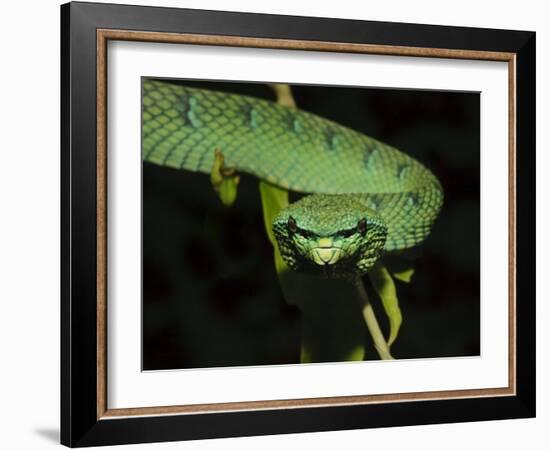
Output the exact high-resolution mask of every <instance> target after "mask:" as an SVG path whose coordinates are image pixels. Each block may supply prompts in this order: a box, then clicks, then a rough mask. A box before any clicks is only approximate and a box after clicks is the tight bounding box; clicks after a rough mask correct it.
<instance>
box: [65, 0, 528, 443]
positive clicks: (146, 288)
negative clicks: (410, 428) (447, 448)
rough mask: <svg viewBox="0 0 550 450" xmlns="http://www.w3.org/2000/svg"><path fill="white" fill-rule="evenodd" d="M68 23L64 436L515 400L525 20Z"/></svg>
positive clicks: (523, 385) (68, 12)
mask: <svg viewBox="0 0 550 450" xmlns="http://www.w3.org/2000/svg"><path fill="white" fill-rule="evenodd" d="M61 19H62V20H61V22H62V30H61V31H62V42H61V53H62V98H61V105H62V155H61V165H62V184H61V186H62V189H61V190H62V193H61V195H62V199H61V200H62V248H61V253H62V298H61V301H62V318H61V319H62V320H61V324H62V326H61V335H62V336H61V339H62V342H61V353H62V379H61V383H62V398H61V406H62V414H61V416H62V423H61V430H62V433H61V440H62V443H63V444H65V445H68V446H75V447H77V446H91V445H107V444H123V443H138V442H155V441H170V440H185V439H203V438H212V437H226V436H246V435H261V434H276V433H295V432H310V431H324V430H342V429H353V428H368V427H385V426H399V425H415V424H427V423H443V422H459V421H478V420H492V419H507V418H519V417H533V416H534V414H535V338H534V336H535V321H534V319H535V304H534V301H533V300H534V292H535V289H534V276H535V275H534V273H535V271H534V264H535V257H534V255H535V238H534V214H535V206H534V205H535V190H534V186H535V175H534V164H535V144H534V142H535V125H534V124H535V120H534V118H535V83H534V80H535V33H533V32H527V31H509V30H489V29H475V28H457V27H445V26H428V25H417V24H400V23H382V22H365V21H350V20H340V19H320V18H308V17H291V16H272V15H260V14H249V13H229V12H214V11H201V10H188V9H169V8H153V7H136V6H125V5H108V4H93V3H69V4H66V5H63V6H62V8H61Z"/></svg>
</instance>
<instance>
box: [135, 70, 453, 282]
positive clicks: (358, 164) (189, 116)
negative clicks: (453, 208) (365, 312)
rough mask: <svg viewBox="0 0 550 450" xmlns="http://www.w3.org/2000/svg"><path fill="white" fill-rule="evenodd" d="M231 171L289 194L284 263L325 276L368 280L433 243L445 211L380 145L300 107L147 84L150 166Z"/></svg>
mask: <svg viewBox="0 0 550 450" xmlns="http://www.w3.org/2000/svg"><path fill="white" fill-rule="evenodd" d="M216 149H219V151H220V152H222V153H223V156H224V165H225V166H226V167H227V168H230V169H232V170H235V171H237V172H240V173H247V174H251V175H253V176H255V177H257V178H258V179H261V180H263V181H265V182H267V183H269V184H272V185H274V186H278V187H280V188H284V189H286V190H289V191H295V192H299V193H307V194H312V195H307V196H304V197H303V198H301V199H300V200H298V201H296V202H294V203H292V204H290V205H289V206H288V207H287V208H285V209H283V210H282V211H281V212H280V213H279V214H278V215H277V217H276V218H275V220H274V222H273V231H274V234H275V237H276V238H277V242H278V245H279V250H280V252H281V255H282V257H283V259H284V260H285V262H286V263H287V264H288V265H289V266H290V267H291V268H293V269H295V270H301V271H305V272H313V273H319V274H321V275H325V276H334V277H349V276H356V275H362V274H364V273H366V272H368V270H369V269H370V268H371V267H372V266H373V265H374V264H375V263H376V261H377V260H378V259H379V258H380V257H381V256H382V255H383V254H384V253H385V252H391V251H396V250H402V249H406V248H410V247H413V246H415V245H417V244H419V243H421V242H422V241H423V240H424V239H425V238H426V237H427V235H428V234H429V232H430V230H431V227H432V225H433V223H434V221H435V219H436V218H437V216H438V214H439V211H440V209H441V206H442V203H443V191H442V188H441V185H440V183H439V181H438V180H437V178H436V177H435V176H434V175H433V174H432V173H431V172H430V171H429V170H428V169H426V168H425V167H424V166H423V165H422V164H421V163H419V162H418V161H416V160H414V159H413V158H411V157H409V156H408V155H406V154H404V153H402V152H400V151H399V150H397V149H395V148H393V147H391V146H389V145H386V144H384V143H382V142H380V141H378V140H376V139H373V138H371V137H369V136H366V135H364V134H362V133H359V132H357V131H354V130H352V129H350V128H347V127H345V126H342V125H340V124H337V123H335V122H333V121H331V120H328V119H325V118H322V117H319V116H317V115H315V114H311V113H309V112H306V111H302V110H300V109H296V108H290V107H285V106H282V105H279V104H277V103H274V102H270V101H267V100H262V99H258V98H252V97H248V96H244V95H238V94H229V93H222V92H217V91H212V90H204V89H199V88H193V87H187V86H182V85H177V84H170V83H169V82H163V81H158V80H150V79H144V80H143V83H142V151H143V160H144V161H147V162H151V163H155V164H159V165H163V166H168V167H173V168H176V169H184V170H189V171H196V172H203V173H207V174H208V173H211V171H212V168H213V165H214V158H215V155H214V154H215V150H216Z"/></svg>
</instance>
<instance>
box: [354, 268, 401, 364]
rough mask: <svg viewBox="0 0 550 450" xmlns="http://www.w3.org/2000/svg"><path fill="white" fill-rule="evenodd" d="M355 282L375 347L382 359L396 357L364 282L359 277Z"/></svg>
mask: <svg viewBox="0 0 550 450" xmlns="http://www.w3.org/2000/svg"><path fill="white" fill-rule="evenodd" d="M355 284H356V286H357V293H358V294H359V295H358V298H359V302H360V305H361V311H362V312H363V318H364V319H365V323H366V324H367V328H368V329H369V332H370V335H371V336H372V340H373V341H374V348H375V349H376V351H377V352H378V354H379V355H380V359H394V358H393V356H392V355H391V353H390V347H389V346H388V343H387V342H386V339H385V338H384V335H383V334H382V330H381V329H380V325H378V321H377V320H376V316H375V314H374V310H373V309H372V305H371V303H370V300H369V297H368V295H367V291H366V290H365V286H364V285H363V282H362V281H361V280H360V279H358V280H357V282H356V283H355Z"/></svg>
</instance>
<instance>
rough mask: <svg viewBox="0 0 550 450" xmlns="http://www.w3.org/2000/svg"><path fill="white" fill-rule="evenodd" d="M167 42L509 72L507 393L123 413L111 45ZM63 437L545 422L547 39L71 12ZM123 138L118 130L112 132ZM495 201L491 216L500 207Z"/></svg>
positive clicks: (111, 440)
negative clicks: (540, 208) (543, 121)
mask: <svg viewBox="0 0 550 450" xmlns="http://www.w3.org/2000/svg"><path fill="white" fill-rule="evenodd" d="M113 41H124V42H154V43H158V44H167V45H168V44H170V45H177V44H185V45H197V46H214V47H217V46H220V47H231V48H234V49H236V51H238V49H246V48H256V49H278V50H289V51H292V52H296V55H298V57H299V55H300V54H301V52H307V51H316V52H326V53H334V54H365V55H383V56H388V57H395V58H400V57H411V58H428V59H429V58H438V59H440V58H441V59H445V60H467V61H500V62H503V63H506V64H507V70H508V89H509V91H508V108H509V109H508V111H506V113H507V117H508V130H507V131H508V153H507V154H506V155H505V156H506V158H507V160H508V190H507V192H506V195H507V198H508V224H507V229H508V242H507V243H506V244H507V252H508V257H509V262H508V276H509V280H508V286H507V287H506V290H507V292H508V298H507V299H506V303H507V308H508V315H507V320H508V322H507V327H508V328H507V329H508V342H507V345H508V352H507V357H508V385H507V386H506V387H496V388H485V389H470V390H468V389H462V390H447V391H445V390H443V391H430V392H411V393H403V392H399V393H392V392H389V393H384V394H375V395H372V394H370V395H362V396H361V395H359V396H317V397H312V398H287V399H284V400H265V401H240V402H229V403H228V402H214V403H212V402H210V403H205V404H202V405H181V404H177V403H175V404H174V405H169V406H166V405H163V406H158V405H155V404H151V405H149V406H147V407H143V408H126V409H124V408H115V409H113V408H110V407H109V405H108V401H107V399H108V396H107V391H108V386H107V382H108V377H107V370H108V369H107V365H108V358H107V354H106V353H107V351H106V350H107V342H108V340H109V335H108V331H109V327H108V326H107V325H108V324H107V320H108V319H107V318H108V308H107V299H106V297H107V273H108V272H107V270H108V266H109V262H108V261H107V259H108V253H107V242H108V241H107V233H108V230H107V204H108V202H109V199H108V196H107V192H108V191H107V189H106V186H107V180H108V170H109V167H108V165H107V143H108V141H107V136H108V134H109V129H108V128H109V126H108V118H107V98H108V97H107V91H108V86H107V59H108V55H107V51H108V50H107V46H108V43H109V42H113ZM61 56H62V62H61V64H62V66H61V87H62V88H61V122H62V124H61V143H62V148H61V177H62V179H61V205H62V215H61V256H62V258H61V274H62V279H61V442H62V444H64V445H67V446H70V447H81V446H92V445H112V444H125V443H140V442H160V441H176V440H189V439H205V438H214V437H230V436H250V435H266V434H280V433H298V432H316V431H329V430H346V429H356V428H372V427H388V426H403V425H420V424H429V423H447V422H465V421H481V420H495V419H511V418H528V417H534V416H535V303H534V301H533V300H534V296H535V270H534V267H535V250H536V244H535V233H534V231H535V175H534V174H535V170H534V168H535V33H533V32H527V31H510V30H494V29H478V28H462V27H448V26H433V25H419V24H405V23H387V22H370V21H352V20H342V19H325V18H323V19H321V18H310V17H292V16H276V15H264V14H250V13H230V12H215V11H202V10H189V9H173V8H155V7H138V6H126V5H114V4H94V3H80V2H72V3H69V4H65V5H62V7H61ZM111 132H112V130H111ZM488 207H490V206H487V205H485V204H483V205H482V208H488Z"/></svg>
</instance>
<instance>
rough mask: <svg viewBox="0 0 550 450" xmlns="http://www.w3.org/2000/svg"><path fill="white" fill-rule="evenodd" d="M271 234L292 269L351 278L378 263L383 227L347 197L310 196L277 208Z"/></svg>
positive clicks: (382, 239) (378, 219)
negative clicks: (277, 211)
mask: <svg viewBox="0 0 550 450" xmlns="http://www.w3.org/2000/svg"><path fill="white" fill-rule="evenodd" d="M273 233H274V235H275V238H276V239H277V243H278V245H279V250H280V252H281V256H282V257H283V259H284V261H285V262H286V263H287V265H288V266H289V267H290V268H291V269H294V270H297V271H301V272H307V273H313V274H318V275H321V276H325V277H331V278H353V277H357V276H361V275H364V274H365V273H367V272H368V271H369V269H370V268H371V267H372V266H373V265H374V264H375V263H376V261H378V259H379V258H380V256H381V254H382V250H383V248H384V244H385V242H386V236H387V228H386V225H385V223H384V221H383V220H382V218H381V217H380V216H379V215H378V214H376V212H375V211H373V210H372V209H370V208H368V207H367V206H365V205H364V204H363V203H361V202H359V201H358V200H356V199H354V198H353V196H351V195H328V194H313V195H309V196H307V197H304V198H302V199H301V200H298V201H297V202H295V203H293V204H291V205H289V206H288V207H286V208H284V209H283V210H281V211H280V212H279V214H278V215H277V216H276V217H275V220H274V221H273Z"/></svg>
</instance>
